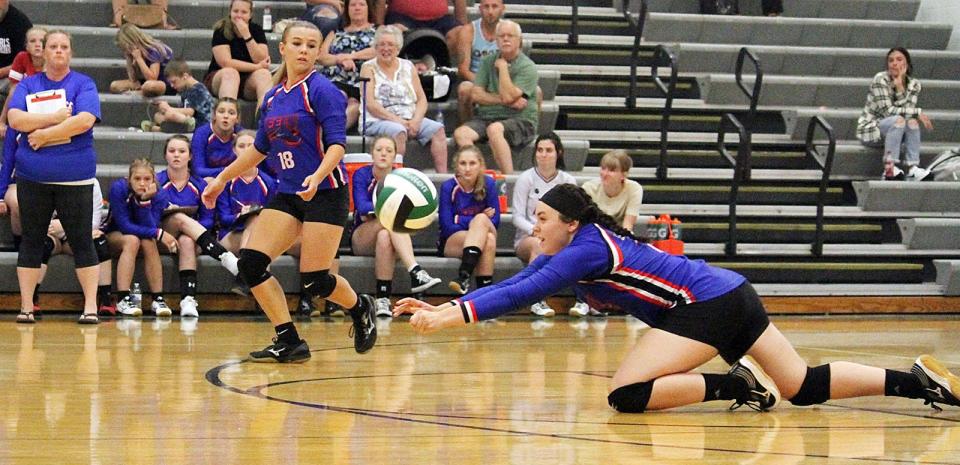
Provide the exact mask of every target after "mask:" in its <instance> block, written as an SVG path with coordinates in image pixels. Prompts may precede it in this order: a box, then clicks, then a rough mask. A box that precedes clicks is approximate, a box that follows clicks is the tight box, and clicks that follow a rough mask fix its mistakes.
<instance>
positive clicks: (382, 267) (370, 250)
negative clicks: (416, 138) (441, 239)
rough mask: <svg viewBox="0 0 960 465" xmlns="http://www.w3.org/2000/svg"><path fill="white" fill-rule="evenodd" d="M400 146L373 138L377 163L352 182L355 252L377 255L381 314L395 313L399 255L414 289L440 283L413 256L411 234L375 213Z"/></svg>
mask: <svg viewBox="0 0 960 465" xmlns="http://www.w3.org/2000/svg"><path fill="white" fill-rule="evenodd" d="M396 157H397V145H396V143H395V142H394V140H393V138H392V137H388V136H380V137H377V139H376V140H374V141H373V164H372V165H367V166H364V167H362V168H360V169H358V170H357V171H356V172H355V173H354V174H353V179H352V180H351V181H350V183H351V185H352V186H351V187H352V189H353V202H354V205H355V206H356V210H355V211H354V214H353V233H352V234H351V236H350V239H351V240H350V243H351V247H352V248H353V254H354V255H359V256H367V257H369V256H373V257H374V260H375V268H374V274H375V275H376V279H377V292H376V295H375V296H374V303H375V304H376V306H377V316H386V317H390V316H393V312H392V311H391V309H390V294H391V290H392V285H393V268H394V262H396V260H397V259H398V258H399V259H400V261H402V262H403V265H404V266H405V267H406V268H407V271H408V272H409V273H410V291H411V292H413V293H419V292H423V291H426V290H427V289H429V288H431V287H433V286H435V285H437V284H439V283H440V279H439V278H434V277H432V276H430V274H429V273H427V270H424V269H423V268H421V267H420V265H419V264H418V263H417V260H416V258H415V257H414V256H413V242H412V241H411V240H410V235H409V234H403V233H396V232H391V231H388V230H386V229H384V227H383V225H381V224H380V222H379V221H377V217H376V215H375V213H374V200H375V199H374V194H375V193H376V192H377V191H378V186H379V185H380V184H381V183H383V178H384V177H386V175H387V174H389V173H390V172H391V171H393V162H394V160H395V159H396Z"/></svg>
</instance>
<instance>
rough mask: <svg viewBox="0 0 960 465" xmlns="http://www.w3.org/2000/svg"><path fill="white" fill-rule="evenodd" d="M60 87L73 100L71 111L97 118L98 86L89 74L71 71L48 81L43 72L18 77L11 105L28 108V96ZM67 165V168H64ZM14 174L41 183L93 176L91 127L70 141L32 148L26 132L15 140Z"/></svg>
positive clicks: (94, 155)
mask: <svg viewBox="0 0 960 465" xmlns="http://www.w3.org/2000/svg"><path fill="white" fill-rule="evenodd" d="M54 89H63V90H64V91H65V93H66V99H67V102H70V103H72V104H73V115H77V114H79V113H82V112H86V113H90V114H91V115H93V116H94V117H96V118H97V122H99V121H100V98H99V96H98V95H97V86H96V84H95V83H94V82H93V79H91V78H90V77H89V76H87V75H85V74H82V73H78V72H76V71H70V72H69V73H68V74H67V75H66V76H65V77H64V78H63V80H61V81H51V80H50V79H48V78H47V75H46V74H44V73H37V74H34V75H32V76H28V77H27V78H25V79H24V80H22V81H20V84H19V85H17V88H16V90H14V92H13V95H12V96H11V97H10V108H11V109H14V108H15V109H18V110H22V111H27V96H28V95H32V94H35V93H37V92H43V91H47V90H54ZM64 167H70V169H64ZM16 170H17V176H18V177H20V178H22V179H26V180H27V181H33V182H40V183H56V182H73V181H86V180H88V179H94V178H95V177H96V175H97V155H96V153H95V152H94V150H93V128H91V129H89V130H87V131H86V132H84V133H82V134H77V135H75V136H73V137H72V138H70V142H68V143H66V144H60V145H48V146H45V147H41V148H40V150H34V149H33V148H32V147H30V143H29V142H28V140H27V135H26V134H21V135H20V137H19V140H18V141H17V154H16Z"/></svg>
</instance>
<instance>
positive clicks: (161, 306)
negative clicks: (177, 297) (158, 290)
mask: <svg viewBox="0 0 960 465" xmlns="http://www.w3.org/2000/svg"><path fill="white" fill-rule="evenodd" d="M150 310H152V311H153V314H154V315H157V316H159V317H167V316H170V315H173V310H170V307H168V306H167V303H166V302H164V301H162V300H154V301H153V302H152V303H151V304H150Z"/></svg>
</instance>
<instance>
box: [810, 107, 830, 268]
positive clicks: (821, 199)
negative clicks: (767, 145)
mask: <svg viewBox="0 0 960 465" xmlns="http://www.w3.org/2000/svg"><path fill="white" fill-rule="evenodd" d="M817 126H820V127H821V128H823V131H824V132H825V133H826V134H827V140H828V141H829V142H828V144H827V155H826V157H824V158H823V160H822V161H821V155H820V151H819V150H817V146H816V145H815V144H814V140H813V135H814V133H815V132H816V129H817ZM836 149H837V136H836V134H835V133H834V131H833V127H831V126H830V124H829V123H827V121H826V120H825V119H823V117H821V116H815V117H813V118H811V119H810V124H809V125H807V141H806V147H805V149H804V153H805V154H806V155H807V156H808V157H811V158H813V160H814V162H816V163H817V164H818V165H819V166H820V169H821V170H822V171H823V175H822V176H820V191H819V193H818V194H817V229H816V232H815V233H814V238H813V247H812V250H813V255H814V256H815V257H821V256H823V242H824V238H823V236H824V233H823V211H824V204H825V203H826V199H827V188H828V187H829V184H830V172H831V170H833V156H834V152H835V151H836Z"/></svg>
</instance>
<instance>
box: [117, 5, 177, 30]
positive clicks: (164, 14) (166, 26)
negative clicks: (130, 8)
mask: <svg viewBox="0 0 960 465" xmlns="http://www.w3.org/2000/svg"><path fill="white" fill-rule="evenodd" d="M111 3H112V4H113V22H112V23H110V27H120V25H122V24H123V10H124V9H125V8H126V6H127V5H128V4H129V3H130V1H129V0H111ZM134 3H136V2H134ZM150 4H151V5H156V6H158V7H160V10H161V11H162V13H161V17H160V27H161V28H163V29H177V27H176V26H174V25H172V24H170V22H169V21H168V19H167V0H150Z"/></svg>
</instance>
